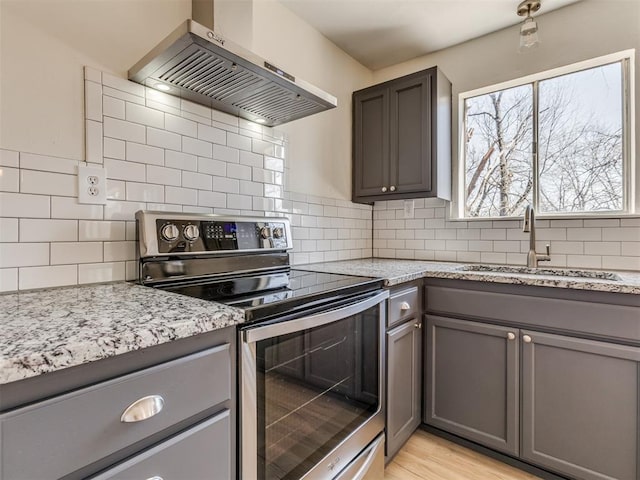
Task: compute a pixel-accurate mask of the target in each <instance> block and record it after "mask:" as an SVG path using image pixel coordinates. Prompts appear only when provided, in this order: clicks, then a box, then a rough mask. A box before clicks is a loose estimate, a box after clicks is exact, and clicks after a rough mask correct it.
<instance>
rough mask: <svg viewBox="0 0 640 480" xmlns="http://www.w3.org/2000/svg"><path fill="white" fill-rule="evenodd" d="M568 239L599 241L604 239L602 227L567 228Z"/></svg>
mask: <svg viewBox="0 0 640 480" xmlns="http://www.w3.org/2000/svg"><path fill="white" fill-rule="evenodd" d="M567 240H577V241H583V242H586V241H599V240H602V229H601V228H567Z"/></svg>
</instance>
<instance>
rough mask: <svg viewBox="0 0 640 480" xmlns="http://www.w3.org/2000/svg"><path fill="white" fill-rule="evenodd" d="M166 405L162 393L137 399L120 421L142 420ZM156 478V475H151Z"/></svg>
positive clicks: (155, 413)
mask: <svg viewBox="0 0 640 480" xmlns="http://www.w3.org/2000/svg"><path fill="white" fill-rule="evenodd" d="M163 407H164V398H162V397H161V396H160V395H149V396H147V397H142V398H141V399H139V400H136V401H135V402H133V403H132V404H131V405H129V406H128V407H127V409H126V410H125V411H124V413H123V414H122V416H121V417H120V421H121V422H124V423H132V422H141V421H142V420H146V419H147V418H151V417H153V416H154V415H157V414H159V413H160V412H161V411H162V408H163ZM151 478H155V477H151Z"/></svg>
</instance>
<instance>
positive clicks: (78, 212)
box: [51, 182, 113, 220]
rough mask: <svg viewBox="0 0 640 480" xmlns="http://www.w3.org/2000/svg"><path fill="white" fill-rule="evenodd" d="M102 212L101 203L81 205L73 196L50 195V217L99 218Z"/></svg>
mask: <svg viewBox="0 0 640 480" xmlns="http://www.w3.org/2000/svg"><path fill="white" fill-rule="evenodd" d="M109 183H113V182H109ZM103 214H104V213H103V206H102V205H83V204H80V203H78V200H77V199H76V198H74V197H51V218H59V219H82V220H94V219H95V220H100V219H102V216H103Z"/></svg>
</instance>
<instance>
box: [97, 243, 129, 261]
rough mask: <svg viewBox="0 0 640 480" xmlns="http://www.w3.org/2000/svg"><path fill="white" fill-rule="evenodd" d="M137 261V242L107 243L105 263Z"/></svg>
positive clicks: (105, 245) (105, 246)
mask: <svg viewBox="0 0 640 480" xmlns="http://www.w3.org/2000/svg"><path fill="white" fill-rule="evenodd" d="M135 259H136V242H130V241H129V242H105V243H104V261H105V262H122V261H125V260H135Z"/></svg>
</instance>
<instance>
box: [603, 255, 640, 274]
mask: <svg viewBox="0 0 640 480" xmlns="http://www.w3.org/2000/svg"><path fill="white" fill-rule="evenodd" d="M602 268H604V269H611V270H636V271H637V270H640V257H623V256H620V257H609V256H605V257H602Z"/></svg>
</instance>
